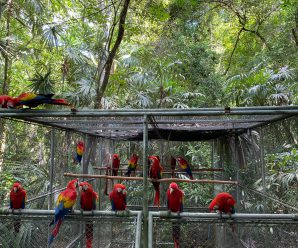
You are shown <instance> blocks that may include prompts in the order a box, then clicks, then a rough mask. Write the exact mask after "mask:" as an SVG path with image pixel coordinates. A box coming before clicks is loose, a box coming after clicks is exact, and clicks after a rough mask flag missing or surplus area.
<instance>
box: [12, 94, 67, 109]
mask: <svg viewBox="0 0 298 248" xmlns="http://www.w3.org/2000/svg"><path fill="white" fill-rule="evenodd" d="M53 96H54V94H35V93H32V92H26V93H22V94H20V95H19V96H18V97H17V98H15V99H16V100H17V103H16V106H21V105H25V106H28V107H29V108H34V107H37V106H38V105H41V104H54V105H66V106H71V105H70V104H69V103H68V102H67V101H66V100H65V99H53V98H52V97H53Z"/></svg>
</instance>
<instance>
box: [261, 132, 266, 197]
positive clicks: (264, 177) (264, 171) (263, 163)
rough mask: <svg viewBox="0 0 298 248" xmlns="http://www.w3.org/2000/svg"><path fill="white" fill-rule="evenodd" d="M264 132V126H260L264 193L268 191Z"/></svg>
mask: <svg viewBox="0 0 298 248" xmlns="http://www.w3.org/2000/svg"><path fill="white" fill-rule="evenodd" d="M263 136H264V133H263V128H260V156H261V158H260V162H261V173H262V186H263V193H266V168H265V160H264V139H263V138H264V137H263Z"/></svg>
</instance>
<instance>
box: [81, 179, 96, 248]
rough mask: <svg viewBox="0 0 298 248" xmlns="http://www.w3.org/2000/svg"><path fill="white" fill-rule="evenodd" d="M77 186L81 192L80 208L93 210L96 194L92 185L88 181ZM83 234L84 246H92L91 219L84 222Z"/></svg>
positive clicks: (87, 247)
mask: <svg viewBox="0 0 298 248" xmlns="http://www.w3.org/2000/svg"><path fill="white" fill-rule="evenodd" d="M79 186H80V187H79V190H80V192H81V198H80V205H81V209H82V210H84V211H92V210H95V209H96V200H97V199H98V194H97V193H96V192H95V191H94V190H93V187H92V185H91V184H90V183H88V182H81V183H80V185H79ZM85 234H86V248H92V241H93V223H92V221H87V222H86V227H85Z"/></svg>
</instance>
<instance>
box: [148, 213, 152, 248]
mask: <svg viewBox="0 0 298 248" xmlns="http://www.w3.org/2000/svg"><path fill="white" fill-rule="evenodd" d="M152 247H153V214H152V212H150V213H149V220H148V248H152Z"/></svg>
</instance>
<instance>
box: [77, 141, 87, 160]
mask: <svg viewBox="0 0 298 248" xmlns="http://www.w3.org/2000/svg"><path fill="white" fill-rule="evenodd" d="M84 150H85V145H84V142H83V141H81V140H80V141H79V142H78V144H77V148H76V152H77V154H76V157H75V158H74V163H78V164H80V163H81V161H82V157H83V154H84Z"/></svg>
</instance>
